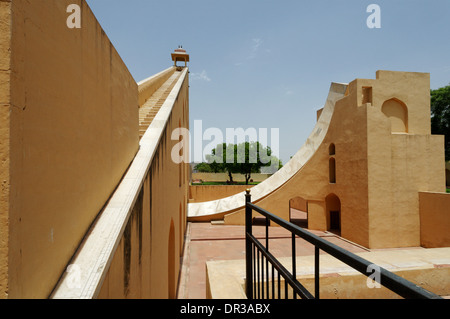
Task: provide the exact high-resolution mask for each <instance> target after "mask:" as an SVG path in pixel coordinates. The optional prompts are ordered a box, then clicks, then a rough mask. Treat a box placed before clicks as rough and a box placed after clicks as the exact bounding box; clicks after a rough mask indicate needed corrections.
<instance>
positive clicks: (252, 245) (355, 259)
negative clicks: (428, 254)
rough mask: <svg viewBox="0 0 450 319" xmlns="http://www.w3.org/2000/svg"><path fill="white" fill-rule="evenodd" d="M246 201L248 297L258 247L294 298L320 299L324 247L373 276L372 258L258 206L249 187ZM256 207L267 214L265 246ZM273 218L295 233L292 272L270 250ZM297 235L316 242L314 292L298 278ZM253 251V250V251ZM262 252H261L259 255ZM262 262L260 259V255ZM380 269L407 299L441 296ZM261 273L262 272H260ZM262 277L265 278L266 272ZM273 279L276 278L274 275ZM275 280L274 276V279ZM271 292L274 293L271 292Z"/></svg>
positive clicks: (250, 296) (382, 276) (383, 279)
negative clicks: (255, 221)
mask: <svg viewBox="0 0 450 319" xmlns="http://www.w3.org/2000/svg"><path fill="white" fill-rule="evenodd" d="M245 197H246V205H245V215H246V216H245V224H246V293H247V298H248V299H255V298H254V297H255V288H256V282H255V280H256V278H255V277H256V274H255V273H254V270H255V268H256V267H255V264H254V259H255V255H256V253H255V249H256V250H257V252H258V254H261V255H262V256H264V257H265V258H266V263H269V262H270V264H271V266H272V277H273V276H274V271H273V270H274V269H276V270H277V272H278V276H279V278H280V275H281V276H282V277H283V278H284V279H285V289H286V294H285V297H287V286H286V284H289V285H290V287H291V288H292V289H293V290H294V298H296V294H298V295H299V296H300V297H302V298H305V299H313V298H316V299H319V298H320V294H319V285H320V284H319V282H320V264H319V261H320V260H319V253H320V250H323V251H324V252H326V253H328V254H330V255H331V256H333V257H335V258H337V259H338V260H340V261H341V262H343V263H345V264H347V265H348V266H350V267H352V268H353V269H355V270H357V271H359V272H360V273H362V274H363V275H365V276H366V277H370V275H371V274H368V273H367V272H368V269H373V266H374V264H373V263H371V262H369V261H368V260H365V259H364V258H361V257H359V256H357V255H355V254H353V253H351V252H349V251H347V250H345V249H343V248H341V247H339V246H337V245H335V244H332V243H330V242H329V241H326V240H324V239H322V238H320V237H319V236H316V235H314V234H312V233H310V232H308V231H305V230H304V229H302V228H300V227H298V226H297V225H294V224H292V223H290V222H288V221H286V220H284V219H281V218H280V217H278V216H275V215H274V214H272V213H270V212H268V211H266V210H264V209H262V208H261V207H258V206H256V205H254V204H252V203H251V195H250V191H249V190H247V191H246V195H245ZM253 211H256V212H258V213H259V214H261V215H263V216H264V217H266V245H265V246H264V245H263V244H262V243H261V242H260V241H259V240H258V239H256V238H255V237H254V236H253V230H252V228H253V218H252V217H253ZM270 221H273V222H274V223H276V224H278V225H279V226H281V227H283V228H284V229H286V230H288V231H290V232H291V234H292V273H290V272H289V271H288V270H287V269H286V268H284V267H283V266H282V265H281V263H280V262H279V261H278V260H277V259H276V258H275V257H274V256H273V255H272V254H271V253H270V252H269V236H268V228H269V224H270ZM296 236H298V237H300V238H302V239H304V240H306V241H307V242H309V243H311V244H313V245H314V246H315V296H314V297H313V295H312V294H311V293H310V292H309V291H308V290H307V289H306V288H305V287H303V285H301V284H300V282H299V281H298V280H297V278H296V260H295V259H296V254H295V238H296ZM252 251H253V253H252ZM258 256H259V255H258ZM258 263H259V259H258ZM266 269H267V271H266V279H267V285H268V279H269V278H268V276H269V274H268V273H269V271H268V266H267V267H266ZM377 269H379V270H380V273H379V278H380V284H381V285H383V286H384V287H386V288H388V289H390V290H391V291H393V292H395V293H396V294H398V295H399V296H401V297H404V298H408V299H442V298H441V297H440V296H438V295H436V294H434V293H432V292H430V291H428V290H426V289H424V288H422V287H420V286H417V285H415V284H414V283H412V282H410V281H408V280H406V279H404V278H402V277H400V276H398V275H396V274H394V273H392V272H390V271H388V270H386V269H384V268H382V267H378V266H377ZM262 271H264V267H263V268H262ZM258 277H259V274H258ZM262 279H264V272H263V276H262ZM272 279H273V278H272ZM272 284H274V283H273V280H272ZM278 289H280V285H279V284H278ZM273 290H274V287H272V291H273ZM262 292H263V293H262V295H263V296H264V284H263V286H262ZM268 294H269V287H267V295H268ZM272 296H274V294H273V293H272ZM278 296H280V293H278Z"/></svg>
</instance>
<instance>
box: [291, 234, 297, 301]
mask: <svg viewBox="0 0 450 319" xmlns="http://www.w3.org/2000/svg"><path fill="white" fill-rule="evenodd" d="M296 255H297V254H296V249H295V234H294V233H292V279H293V280H294V281H296V280H297V260H296ZM293 289H294V288H292V291H293V292H294V290H293ZM293 298H294V299H297V298H296V295H295V293H294V295H293Z"/></svg>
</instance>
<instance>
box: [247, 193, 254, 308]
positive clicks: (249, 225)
mask: <svg viewBox="0 0 450 319" xmlns="http://www.w3.org/2000/svg"><path fill="white" fill-rule="evenodd" d="M251 201H252V197H251V195H250V190H249V189H248V190H247V191H246V194H245V233H246V234H245V239H246V242H245V253H246V256H245V257H246V258H245V263H246V265H245V268H246V294H247V298H248V299H250V300H252V299H253V290H252V289H253V288H252V286H253V283H252V279H253V276H252V263H253V262H254V261H253V260H252V259H251V256H250V255H251V250H252V245H253V244H252V242H251V241H250V238H249V236H252V235H253V229H252V228H253V225H252V214H253V209H252V208H251V207H249V206H248V204H249V203H251Z"/></svg>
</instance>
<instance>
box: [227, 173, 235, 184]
mask: <svg viewBox="0 0 450 319" xmlns="http://www.w3.org/2000/svg"><path fill="white" fill-rule="evenodd" d="M228 177H229V178H230V184H234V181H233V175H232V174H231V172H228Z"/></svg>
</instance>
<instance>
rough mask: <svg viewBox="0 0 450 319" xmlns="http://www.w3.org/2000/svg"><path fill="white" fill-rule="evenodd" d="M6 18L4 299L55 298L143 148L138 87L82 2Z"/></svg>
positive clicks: (51, 2) (2, 43) (2, 15)
mask: <svg viewBox="0 0 450 319" xmlns="http://www.w3.org/2000/svg"><path fill="white" fill-rule="evenodd" d="M70 4H78V5H79V6H80V7H81V22H82V24H81V28H80V29H70V28H68V27H67V24H66V21H67V18H68V17H69V13H67V7H68V6H69V5H70ZM0 19H1V21H0V26H1V37H0V63H1V64H2V65H1V68H0V69H2V70H5V71H1V90H0V94H1V100H0V103H1V110H0V128H1V129H0V134H1V135H0V145H1V146H0V159H1V160H0V163H1V165H2V167H1V168H2V169H1V170H0V172H1V173H0V174H2V176H1V178H2V179H1V180H2V181H5V182H4V185H2V188H1V189H0V192H1V196H0V198H1V201H0V205H1V212H0V231H1V232H0V261H1V264H0V297H5V298H47V297H48V296H49V295H50V294H51V292H52V290H53V288H54V287H55V285H56V283H57V282H58V280H59V278H60V276H61V274H62V273H63V272H64V271H65V269H66V266H67V264H68V263H69V261H70V259H71V257H72V256H73V254H74V253H75V251H76V249H77V248H78V246H79V244H80V242H81V241H82V239H83V237H84V236H85V234H86V232H87V230H88V229H89V227H90V225H91V224H92V222H93V221H94V219H95V218H96V216H97V215H98V214H99V212H100V211H101V209H102V207H103V206H104V205H105V202H106V201H107V200H108V198H109V197H110V196H111V194H112V192H113V191H114V189H115V188H116V187H117V185H118V183H119V181H120V180H121V178H122V176H123V174H124V172H125V171H126V170H127V168H128V166H129V165H130V162H131V161H132V159H133V158H134V156H135V154H136V152H137V151H138V147H139V145H138V143H139V128H138V124H139V123H138V87H137V84H136V82H135V81H134V79H133V77H132V76H131V74H130V72H129V71H128V69H127V67H126V66H125V64H124V63H123V61H122V59H121V57H120V56H119V54H118V53H117V51H116V50H115V49H114V47H113V45H112V44H111V42H110V41H109V39H108V37H107V36H106V35H105V33H104V31H103V30H102V28H101V26H100V25H99V23H98V22H97V20H96V18H95V16H94V14H93V13H92V11H91V10H90V8H89V6H88V5H87V4H86V2H85V1H84V0H47V1H24V0H12V1H1V2H0ZM4 168H5V170H3V169H4Z"/></svg>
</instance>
